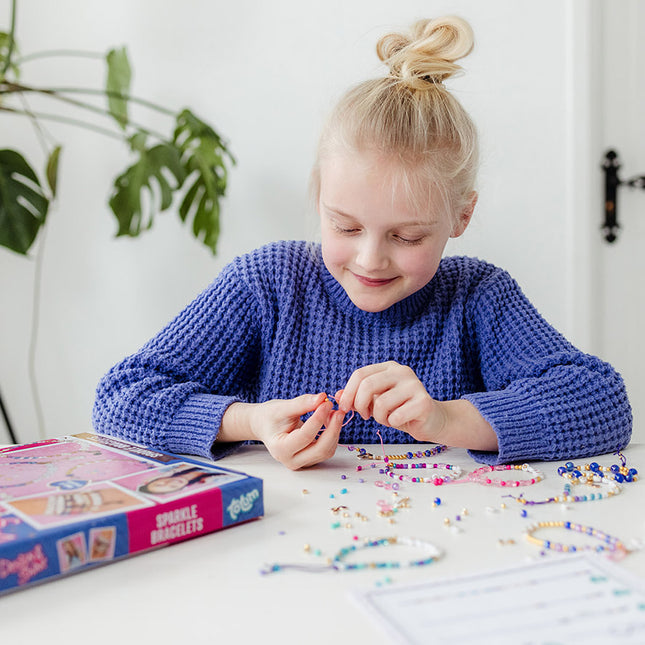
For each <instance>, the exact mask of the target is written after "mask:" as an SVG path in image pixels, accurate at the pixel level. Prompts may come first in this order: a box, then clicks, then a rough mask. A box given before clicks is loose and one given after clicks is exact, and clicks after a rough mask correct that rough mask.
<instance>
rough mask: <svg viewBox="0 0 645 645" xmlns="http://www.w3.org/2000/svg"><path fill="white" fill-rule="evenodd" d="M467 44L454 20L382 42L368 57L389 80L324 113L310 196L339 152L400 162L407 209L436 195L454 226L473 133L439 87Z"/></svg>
mask: <svg viewBox="0 0 645 645" xmlns="http://www.w3.org/2000/svg"><path fill="white" fill-rule="evenodd" d="M473 44H474V38H473V32H472V29H471V28H470V25H469V24H468V23H467V22H466V21H465V20H463V19H461V18H458V17H455V16H447V17H442V18H435V19H432V20H420V21H418V22H415V23H414V24H413V25H412V27H411V30H410V33H409V34H401V33H391V34H387V35H385V36H383V37H382V38H381V39H380V40H379V41H378V44H377V46H376V51H377V54H378V56H379V58H380V59H381V60H382V61H383V62H384V63H385V64H386V65H387V66H388V67H389V70H390V73H389V75H388V76H385V77H383V78H378V79H373V80H368V81H365V82H363V83H361V84H359V85H357V86H356V87H354V88H352V89H350V90H349V91H348V92H347V93H346V94H345V95H344V96H343V97H342V98H341V99H340V101H339V103H338V104H337V105H336V108H335V109H334V110H333V111H332V113H331V115H330V116H329V118H328V120H327V123H326V124H325V126H324V128H323V131H322V135H321V138H320V142H319V145H318V154H317V158H316V163H315V165H314V169H313V173H312V186H311V188H312V194H313V195H314V197H316V198H317V197H318V193H319V190H320V163H321V160H322V159H324V158H325V156H327V155H329V154H333V153H334V152H337V151H338V150H339V149H341V150H342V149H345V150H349V151H357V152H364V151H373V152H376V153H382V154H386V155H388V156H394V157H395V158H396V160H397V161H399V160H400V162H401V169H402V171H403V179H404V181H405V183H406V187H407V188H408V189H409V191H410V197H411V199H413V200H414V202H413V203H415V205H417V206H418V207H419V208H428V207H430V203H431V201H430V200H432V203H434V204H436V197H437V192H438V193H439V195H440V198H441V200H442V205H443V207H444V208H445V209H446V211H447V212H448V213H449V215H450V216H451V218H452V220H453V225H454V224H456V222H457V221H458V219H459V216H460V214H461V213H462V212H463V211H464V210H466V209H467V208H468V206H469V205H470V203H471V201H472V198H473V191H474V185H475V178H476V174H477V166H478V143H477V131H476V128H475V126H474V124H473V122H472V120H471V118H470V117H469V116H468V114H467V112H466V111H465V110H464V108H463V107H462V105H461V104H460V103H459V101H458V100H457V99H456V98H455V97H454V96H453V95H452V94H451V93H450V92H449V91H448V90H447V89H446V88H445V87H444V85H443V81H444V80H445V79H447V78H449V77H451V76H454V75H455V74H456V73H458V72H459V71H460V70H461V67H460V66H459V65H458V64H457V63H456V61H457V60H459V59H460V58H463V57H464V56H466V55H468V54H469V53H470V52H471V51H472V49H473Z"/></svg>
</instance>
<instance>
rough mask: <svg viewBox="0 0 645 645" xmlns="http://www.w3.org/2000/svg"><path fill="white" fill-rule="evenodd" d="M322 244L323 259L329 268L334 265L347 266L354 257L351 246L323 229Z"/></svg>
mask: <svg viewBox="0 0 645 645" xmlns="http://www.w3.org/2000/svg"><path fill="white" fill-rule="evenodd" d="M321 244H322V254H323V259H324V261H325V264H326V265H327V267H328V268H329V267H330V266H332V265H334V266H337V265H341V264H345V263H346V262H347V261H348V260H349V259H350V258H351V256H352V252H351V244H350V243H349V242H348V241H347V240H344V239H343V238H339V237H338V236H337V235H334V234H333V233H332V232H331V231H325V230H324V229H323V231H322V235H321Z"/></svg>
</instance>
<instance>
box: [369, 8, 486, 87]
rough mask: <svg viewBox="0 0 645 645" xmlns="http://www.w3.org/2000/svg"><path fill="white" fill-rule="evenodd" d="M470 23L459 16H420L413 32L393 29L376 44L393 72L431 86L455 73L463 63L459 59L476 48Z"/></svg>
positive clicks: (411, 82) (404, 79)
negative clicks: (403, 32)
mask: <svg viewBox="0 0 645 645" xmlns="http://www.w3.org/2000/svg"><path fill="white" fill-rule="evenodd" d="M473 45H474V36H473V31H472V29H471V27H470V25H469V24H468V23H467V22H466V21H465V20H464V19H463V18H458V17H457V16H445V17H443V18H434V19H430V20H419V21H418V22H416V23H414V24H413V25H412V28H411V30H410V34H409V35H406V34H400V33H392V34H387V35H385V36H383V37H382V38H381V39H380V40H379V41H378V44H377V45H376V52H377V54H378V56H379V58H380V59H381V60H382V61H383V62H384V63H385V64H386V65H388V67H389V68H390V72H391V74H392V75H393V76H394V77H396V78H398V79H399V80H401V81H402V82H403V83H405V84H406V85H408V86H409V87H411V88H414V89H428V88H429V87H432V86H433V85H434V84H436V83H441V82H442V81H443V80H445V79H446V78H449V77H450V76H453V75H455V74H456V73H457V72H459V71H460V70H461V66H460V65H457V63H456V62H455V61H457V60H459V59H460V58H463V57H464V56H467V55H468V54H469V53H470V52H471V51H472V49H473Z"/></svg>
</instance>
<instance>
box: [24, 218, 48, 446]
mask: <svg viewBox="0 0 645 645" xmlns="http://www.w3.org/2000/svg"><path fill="white" fill-rule="evenodd" d="M46 232H47V227H46V226H45V227H43V231H42V232H41V234H40V240H39V243H38V251H37V252H36V266H35V268H34V290H33V293H32V309H31V333H30V336H29V356H28V359H27V364H28V372H29V383H30V384H31V395H32V398H33V401H34V410H35V412H36V421H37V425H38V434H39V436H40V438H41V439H45V438H46V434H45V415H44V414H43V406H42V402H41V400H40V392H39V390H38V377H37V376H36V346H37V344H38V330H39V327H40V300H41V294H40V291H41V289H40V287H41V284H42V277H43V254H44V250H45V237H46V236H45V234H46Z"/></svg>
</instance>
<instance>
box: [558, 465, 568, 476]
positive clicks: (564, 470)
mask: <svg viewBox="0 0 645 645" xmlns="http://www.w3.org/2000/svg"><path fill="white" fill-rule="evenodd" d="M566 472H567V469H566V468H565V467H564V466H560V467H559V468H558V475H564V473H566Z"/></svg>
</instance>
